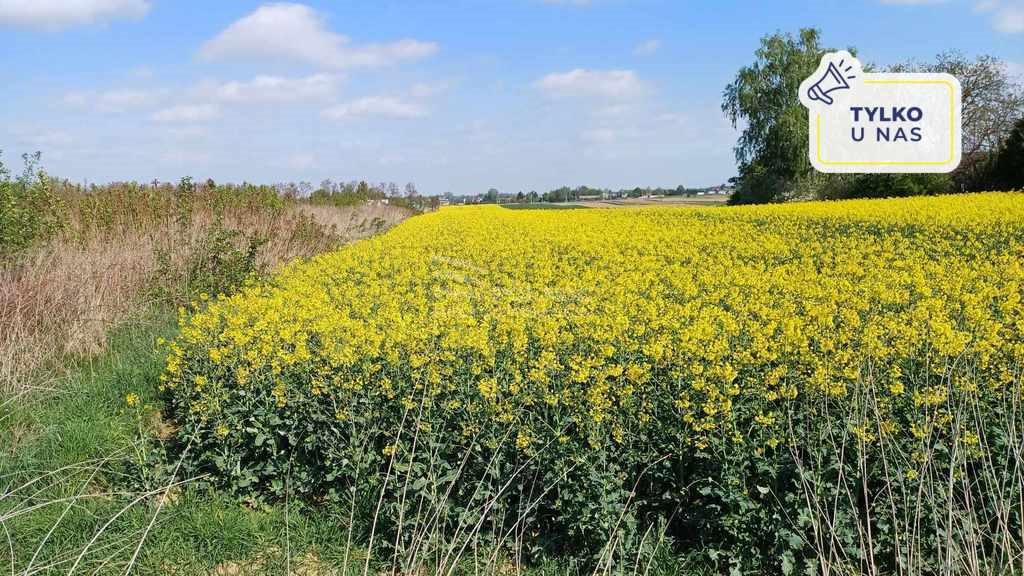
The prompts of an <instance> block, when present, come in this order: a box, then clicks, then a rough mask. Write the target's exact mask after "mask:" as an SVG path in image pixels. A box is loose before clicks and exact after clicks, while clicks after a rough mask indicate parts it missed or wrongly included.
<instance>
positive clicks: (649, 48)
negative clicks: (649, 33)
mask: <svg viewBox="0 0 1024 576" xmlns="http://www.w3.org/2000/svg"><path fill="white" fill-rule="evenodd" d="M659 48H661V40H658V39H657V38H651V39H650V40H646V41H644V42H641V43H640V44H637V46H636V48H634V49H633V53H634V54H636V55H637V56H649V55H651V54H654V53H655V52H657V51H658V49H659Z"/></svg>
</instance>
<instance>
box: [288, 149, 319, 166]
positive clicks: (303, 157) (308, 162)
mask: <svg viewBox="0 0 1024 576" xmlns="http://www.w3.org/2000/svg"><path fill="white" fill-rule="evenodd" d="M284 164H285V166H287V167H288V168H292V169H294V170H309V169H310V168H312V167H314V166H316V164H317V160H316V156H314V155H312V154H308V153H301V152H300V153H298V154H292V155H291V156H289V157H288V158H286V159H285V162H284Z"/></svg>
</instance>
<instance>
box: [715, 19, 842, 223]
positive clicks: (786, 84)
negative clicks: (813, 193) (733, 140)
mask: <svg viewBox="0 0 1024 576" xmlns="http://www.w3.org/2000/svg"><path fill="white" fill-rule="evenodd" d="M830 51H831V50H830V49H828V48H825V47H823V46H822V45H821V33H820V32H819V31H818V30H816V29H814V28H804V29H802V30H800V33H799V35H797V36H796V37H794V36H793V35H791V34H782V33H776V34H772V35H769V36H765V37H764V38H762V39H761V46H760V48H758V49H757V52H756V53H755V61H754V63H753V64H751V65H749V66H744V67H743V68H741V69H740V71H739V72H738V73H737V74H736V78H735V79H734V80H733V81H732V82H731V83H730V84H729V85H728V86H726V88H725V93H724V94H723V102H722V110H723V111H724V112H725V114H726V115H727V116H728V117H729V120H730V121H732V124H733V126H734V127H738V126H741V125H742V126H743V132H742V134H741V135H740V138H739V141H738V142H737V144H736V148H735V152H736V163H737V164H738V169H739V178H738V179H737V182H736V184H737V187H736V192H735V194H734V195H733V201H734V202H736V203H752V202H779V201H783V200H787V199H789V198H792V197H794V196H798V195H800V194H801V192H802V191H805V190H807V189H808V188H809V187H808V186H806V185H804V183H803V182H802V181H804V180H806V179H808V178H811V179H814V178H815V176H814V175H813V171H812V168H811V164H810V160H809V159H808V157H807V110H806V109H805V108H804V107H803V106H802V105H801V104H800V99H799V96H798V89H799V87H800V83H801V82H803V80H804V78H806V77H808V76H809V75H811V74H812V73H813V72H814V70H815V69H816V68H817V67H818V63H819V62H820V61H821V56H822V55H823V54H824V53H826V52H830ZM850 52H853V50H852V49H851V50H850ZM810 188H813V187H810Z"/></svg>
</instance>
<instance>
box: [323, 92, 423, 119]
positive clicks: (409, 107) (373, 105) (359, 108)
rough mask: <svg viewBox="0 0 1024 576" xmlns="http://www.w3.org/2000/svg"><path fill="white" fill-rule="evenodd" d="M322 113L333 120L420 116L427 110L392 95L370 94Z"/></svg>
mask: <svg viewBox="0 0 1024 576" xmlns="http://www.w3.org/2000/svg"><path fill="white" fill-rule="evenodd" d="M322 115H323V117H324V118H329V119H331V120H347V119H349V118H366V117H381V118H420V117H422V116H426V110H424V109H423V108H422V107H421V106H419V105H417V104H413V103H411V102H405V101H403V100H401V99H400V98H395V97H392V96H368V97H366V98H359V99H358V100H353V101H351V102H346V103H344V104H339V105H337V106H332V107H331V108H328V109H326V110H324V111H323V112H322Z"/></svg>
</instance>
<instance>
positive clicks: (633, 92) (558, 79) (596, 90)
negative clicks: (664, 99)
mask: <svg viewBox="0 0 1024 576" xmlns="http://www.w3.org/2000/svg"><path fill="white" fill-rule="evenodd" d="M534 86H536V87H537V88H538V89H539V90H540V91H541V92H543V93H544V94H546V95H548V96H551V97H565V96H598V97H603V98H634V97H637V96H642V95H644V94H646V93H648V91H649V89H648V86H647V85H646V84H645V83H644V82H642V81H641V80H640V78H639V77H638V76H637V74H636V72H634V71H632V70H586V69H584V68H576V69H574V70H570V71H568V72H553V73H551V74H548V75H546V76H544V77H542V78H540V79H539V80H537V81H536V82H535V83H534Z"/></svg>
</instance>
